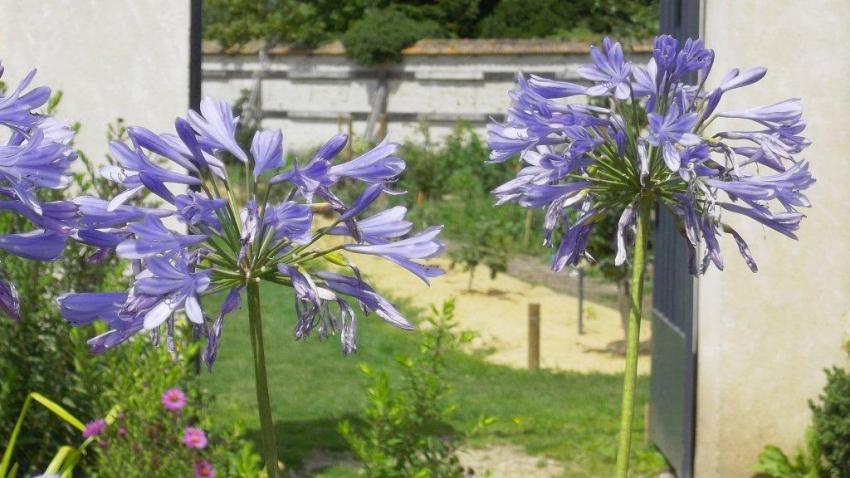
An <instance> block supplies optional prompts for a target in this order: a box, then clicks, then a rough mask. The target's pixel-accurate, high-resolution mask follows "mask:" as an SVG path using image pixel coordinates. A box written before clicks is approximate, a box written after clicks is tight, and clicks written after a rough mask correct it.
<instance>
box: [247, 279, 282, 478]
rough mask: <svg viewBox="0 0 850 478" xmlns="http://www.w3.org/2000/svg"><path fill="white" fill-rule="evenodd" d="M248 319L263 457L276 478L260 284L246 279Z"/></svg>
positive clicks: (275, 447) (270, 472) (275, 455)
mask: <svg viewBox="0 0 850 478" xmlns="http://www.w3.org/2000/svg"><path fill="white" fill-rule="evenodd" d="M247 294H248V320H249V322H250V327H251V349H252V351H253V352H254V375H255V381H256V387H257V410H258V411H259V413H260V437H261V439H262V446H263V458H264V459H265V462H266V472H267V473H268V476H269V478H277V476H278V475H277V441H276V440H275V430H274V421H273V420H272V408H271V402H270V401H269V384H268V379H267V377H266V354H265V350H264V348H263V319H262V316H261V312H260V286H259V284H257V282H256V280H254V279H251V280H249V281H248V287H247Z"/></svg>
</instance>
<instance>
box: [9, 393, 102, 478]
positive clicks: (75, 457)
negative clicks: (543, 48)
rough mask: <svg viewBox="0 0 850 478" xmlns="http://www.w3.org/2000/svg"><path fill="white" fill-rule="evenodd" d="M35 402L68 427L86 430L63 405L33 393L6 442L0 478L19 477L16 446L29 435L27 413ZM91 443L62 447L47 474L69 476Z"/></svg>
mask: <svg viewBox="0 0 850 478" xmlns="http://www.w3.org/2000/svg"><path fill="white" fill-rule="evenodd" d="M33 402H35V403H37V404H40V405H41V406H43V407H44V408H45V409H46V410H47V411H49V412H51V413H53V414H54V415H55V416H57V417H59V418H60V419H61V420H63V421H64V422H65V423H66V424H67V425H70V426H71V427H73V428H76V429H77V430H79V431H82V430H83V429H84V425H83V423H82V422H81V421H80V420H79V419H77V418H76V417H75V416H74V415H72V414H71V413H70V412H68V411H67V410H65V409H64V408H63V407H62V406H61V405H59V404H57V403H56V402H54V401H52V400H50V399H48V398H47V397H45V396H44V395H42V394H40V393H36V392H31V393H30V394H29V395H27V398H26V399H25V400H24V404H23V406H22V407H21V413H20V415H18V420H17V421H16V422H15V428H13V429H12V434H11V435H10V436H9V439H8V440H7V441H6V449H5V451H4V452H3V460H2V461H0V478H14V477H15V475H17V470H18V464H17V463H15V464H13V463H14V462H13V456H14V453H15V444H16V443H17V441H18V438H19V437H20V435H21V432H22V431H23V433H27V432H26V431H24V423H25V420H26V417H27V412H29V410H30V406H31V405H32V403H33ZM88 443H89V441H88V440H87V441H86V442H84V443H83V445H82V446H80V448H74V447H71V446H67V445H66V446H62V447H60V448H59V450H58V451H57V452H56V455H55V456H54V457H53V459H52V460H51V461H50V465H49V466H48V468H47V470H46V471H45V473H60V472H61V473H62V474H63V475H66V474H67V475H68V476H70V474H71V473H72V472H73V470H74V466H75V465H76V463H77V462H78V461H79V458H80V456H81V450H83V449H84V448H85V446H86V445H88Z"/></svg>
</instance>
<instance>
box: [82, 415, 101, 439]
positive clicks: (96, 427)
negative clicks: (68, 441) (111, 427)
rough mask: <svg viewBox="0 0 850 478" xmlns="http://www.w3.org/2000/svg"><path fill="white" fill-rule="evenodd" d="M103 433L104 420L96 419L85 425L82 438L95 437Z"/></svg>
mask: <svg viewBox="0 0 850 478" xmlns="http://www.w3.org/2000/svg"><path fill="white" fill-rule="evenodd" d="M104 431H106V420H104V419H102V418H98V419H97V420H94V421H91V422H88V423H86V427H85V429H83V438H91V437H96V436H98V435H100V434H101V433H103V432H104Z"/></svg>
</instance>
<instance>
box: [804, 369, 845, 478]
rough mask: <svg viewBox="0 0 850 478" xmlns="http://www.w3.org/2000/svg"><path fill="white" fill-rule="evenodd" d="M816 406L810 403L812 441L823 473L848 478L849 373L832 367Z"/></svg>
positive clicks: (836, 477)
mask: <svg viewBox="0 0 850 478" xmlns="http://www.w3.org/2000/svg"><path fill="white" fill-rule="evenodd" d="M826 377H827V383H826V387H824V389H823V393H822V394H821V395H820V397H819V403H812V404H810V406H811V408H812V412H813V415H814V425H813V426H814V430H815V435H814V439H815V442H816V444H817V447H818V448H819V449H820V450H821V452H822V453H823V459H824V471H825V472H826V474H827V476H830V477H835V478H849V477H850V374H848V373H847V371H846V370H842V369H840V368H838V367H833V368H832V370H827V371H826Z"/></svg>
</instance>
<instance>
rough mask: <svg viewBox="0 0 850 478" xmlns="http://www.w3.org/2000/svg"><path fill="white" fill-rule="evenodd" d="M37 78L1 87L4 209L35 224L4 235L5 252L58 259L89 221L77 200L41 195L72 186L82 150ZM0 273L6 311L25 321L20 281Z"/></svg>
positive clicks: (0, 305)
mask: <svg viewBox="0 0 850 478" xmlns="http://www.w3.org/2000/svg"><path fill="white" fill-rule="evenodd" d="M2 76H3V66H2V65H0V77H2ZM34 77H35V70H33V71H31V72H30V73H29V74H28V75H26V77H24V79H22V80H21V81H20V83H18V84H17V86H16V87H15V88H14V89H10V91H7V92H3V91H0V210H4V211H8V212H11V213H13V214H16V215H18V216H20V217H23V218H25V219H26V220H27V221H28V222H29V223H31V224H32V226H33V229H32V230H30V231H28V232H19V233H18V232H16V233H11V234H4V235H0V250H3V251H5V252H8V253H10V254H14V255H16V256H19V257H23V258H26V259H33V260H39V261H52V260H56V259H58V258H59V257H60V256H61V254H62V250H63V249H64V248H65V243H66V241H67V239H68V238H70V237H74V236H76V235H77V232H78V231H79V230H80V228H84V227H85V224H84V223H82V221H81V214H80V212H79V208H78V207H77V205H76V204H75V203H73V202H68V201H50V202H41V201H40V200H39V199H38V193H39V191H40V190H42V189H62V188H65V187H67V186H68V185H69V184H70V182H71V172H70V170H69V168H70V166H71V163H72V162H73V161H74V160H75V159H76V158H77V154H76V153H75V152H74V151H73V149H72V148H71V147H70V146H69V145H70V143H71V141H72V140H73V137H74V132H73V131H72V130H71V128H70V127H69V125H68V124H67V123H65V122H62V121H60V120H58V119H56V118H53V117H50V116H48V115H45V114H40V113H39V110H40V109H42V108H43V107H44V106H45V104H46V103H47V102H48V100H49V99H50V89H49V88H47V87H43V86H42V87H36V88H30V84H31V83H32V80H33V78H34ZM0 273H2V274H3V275H2V276H0V310H2V311H3V312H4V313H5V314H7V315H9V316H11V317H13V318H16V319H20V303H19V301H18V292H17V290H16V289H15V285H14V284H13V283H12V282H11V281H9V280H8V278H7V277H5V273H3V272H2V270H0Z"/></svg>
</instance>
